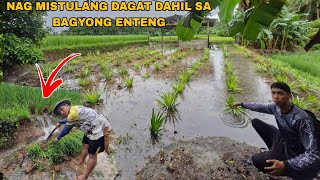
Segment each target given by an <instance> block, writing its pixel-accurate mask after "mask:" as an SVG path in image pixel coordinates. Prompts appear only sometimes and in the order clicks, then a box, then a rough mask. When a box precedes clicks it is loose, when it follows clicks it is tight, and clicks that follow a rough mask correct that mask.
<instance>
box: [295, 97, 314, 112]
mask: <svg viewBox="0 0 320 180" xmlns="http://www.w3.org/2000/svg"><path fill="white" fill-rule="evenodd" d="M292 103H293V104H295V105H297V106H299V107H300V108H302V109H308V108H309V106H310V105H311V103H310V101H308V100H307V99H304V98H303V97H302V98H300V97H299V96H293V99H292Z"/></svg>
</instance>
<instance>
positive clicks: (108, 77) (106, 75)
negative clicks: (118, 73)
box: [103, 69, 113, 81]
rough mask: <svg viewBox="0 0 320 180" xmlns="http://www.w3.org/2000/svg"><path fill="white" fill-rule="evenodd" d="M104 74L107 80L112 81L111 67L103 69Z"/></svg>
mask: <svg viewBox="0 0 320 180" xmlns="http://www.w3.org/2000/svg"><path fill="white" fill-rule="evenodd" d="M103 75H104V78H106V80H107V81H110V80H111V79H112V76H113V72H112V70H111V69H106V70H105V71H103Z"/></svg>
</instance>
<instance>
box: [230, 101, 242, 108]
mask: <svg viewBox="0 0 320 180" xmlns="http://www.w3.org/2000/svg"><path fill="white" fill-rule="evenodd" d="M231 105H232V107H234V108H235V107H238V106H241V102H233V103H232V104H231Z"/></svg>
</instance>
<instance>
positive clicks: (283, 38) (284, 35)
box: [280, 31, 286, 50]
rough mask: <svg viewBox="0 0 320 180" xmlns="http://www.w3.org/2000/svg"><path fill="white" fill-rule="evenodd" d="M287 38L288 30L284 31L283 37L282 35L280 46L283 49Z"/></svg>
mask: <svg viewBox="0 0 320 180" xmlns="http://www.w3.org/2000/svg"><path fill="white" fill-rule="evenodd" d="M285 39H286V31H283V37H282V41H281V47H280V49H281V50H282V49H283V46H284V40H285Z"/></svg>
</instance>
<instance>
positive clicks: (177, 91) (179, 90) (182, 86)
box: [173, 83, 185, 94]
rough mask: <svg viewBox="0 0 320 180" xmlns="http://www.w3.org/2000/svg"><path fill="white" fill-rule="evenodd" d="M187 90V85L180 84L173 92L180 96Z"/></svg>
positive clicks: (174, 87) (175, 86)
mask: <svg viewBox="0 0 320 180" xmlns="http://www.w3.org/2000/svg"><path fill="white" fill-rule="evenodd" d="M184 88H185V84H184V83H178V84H176V85H174V86H173V90H174V92H175V93H176V94H180V93H182V92H183V90H184Z"/></svg>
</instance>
